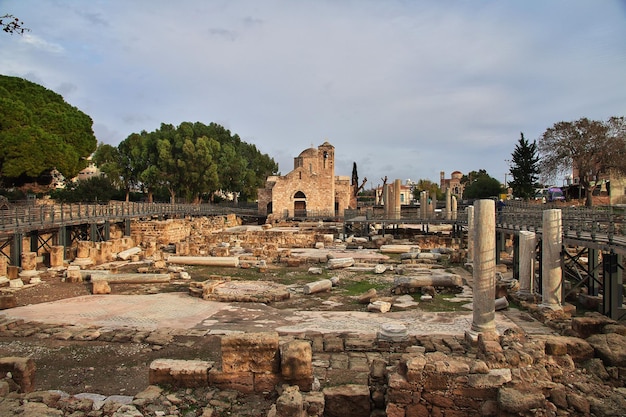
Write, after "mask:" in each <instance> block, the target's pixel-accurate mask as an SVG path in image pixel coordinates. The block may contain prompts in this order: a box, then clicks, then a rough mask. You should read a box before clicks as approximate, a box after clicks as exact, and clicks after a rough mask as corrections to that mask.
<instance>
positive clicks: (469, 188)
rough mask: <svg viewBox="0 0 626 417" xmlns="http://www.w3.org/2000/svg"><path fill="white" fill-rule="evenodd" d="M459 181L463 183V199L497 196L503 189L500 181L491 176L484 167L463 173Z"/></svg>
mask: <svg viewBox="0 0 626 417" xmlns="http://www.w3.org/2000/svg"><path fill="white" fill-rule="evenodd" d="M461 183H462V184H464V185H465V188H464V189H463V198H464V199H478V198H490V197H497V196H499V195H500V193H502V191H503V190H502V184H500V181H498V180H497V179H495V178H493V177H491V176H490V175H489V174H488V173H487V171H486V170H484V169H480V170H478V171H471V172H470V173H469V174H467V175H463V178H462V179H461Z"/></svg>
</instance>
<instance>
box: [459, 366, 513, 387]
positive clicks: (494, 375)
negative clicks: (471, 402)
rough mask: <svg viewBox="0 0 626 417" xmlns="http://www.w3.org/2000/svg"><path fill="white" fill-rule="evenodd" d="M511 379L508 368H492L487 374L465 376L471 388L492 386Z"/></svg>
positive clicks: (502, 383)
mask: <svg viewBox="0 0 626 417" xmlns="http://www.w3.org/2000/svg"><path fill="white" fill-rule="evenodd" d="M511 380H512V375H511V370H510V369H509V368H501V369H492V370H490V371H489V373H487V374H470V375H468V377H467V385H468V386H469V387H471V388H494V387H498V388H499V387H501V386H502V385H504V384H506V383H507V382H510V381H511Z"/></svg>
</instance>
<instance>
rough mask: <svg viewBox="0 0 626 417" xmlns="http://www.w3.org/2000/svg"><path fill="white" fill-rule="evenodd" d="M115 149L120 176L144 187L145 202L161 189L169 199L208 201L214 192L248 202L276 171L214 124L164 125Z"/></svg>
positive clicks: (265, 159)
mask: <svg viewBox="0 0 626 417" xmlns="http://www.w3.org/2000/svg"><path fill="white" fill-rule="evenodd" d="M118 150H119V153H120V155H121V159H120V163H121V164H122V165H123V166H124V168H123V169H122V170H121V171H120V175H124V176H125V178H127V181H128V184H130V185H133V186H140V187H142V188H143V189H144V191H145V192H146V193H147V194H148V201H152V198H153V193H154V192H159V191H160V190H162V189H167V190H168V193H169V196H170V201H173V200H175V199H176V198H181V197H182V198H184V199H186V200H187V201H194V202H199V201H201V200H202V199H203V198H204V197H208V198H209V199H211V200H212V199H213V195H214V193H215V191H218V190H222V191H224V192H232V193H234V194H235V196H239V197H240V198H242V199H244V200H249V199H253V198H256V193H257V189H258V188H259V187H261V186H262V185H263V184H264V182H265V179H266V178H267V176H269V175H272V174H274V173H275V172H276V171H277V170H278V165H277V164H276V162H274V160H273V159H272V158H270V157H269V156H267V155H265V154H261V153H260V152H259V151H258V150H257V148H256V146H254V145H251V144H248V143H246V142H243V141H242V140H241V139H240V138H239V136H238V135H232V134H231V132H230V131H229V130H228V129H225V128H224V127H222V126H220V125H218V124H216V123H211V124H209V125H205V124H203V123H200V122H196V123H190V122H183V123H181V124H180V125H179V126H173V125H171V124H164V123H163V124H161V126H160V128H159V129H157V130H155V131H153V132H149V133H148V132H145V131H142V132H141V133H133V134H131V135H130V136H128V137H127V138H126V139H125V140H124V141H122V142H121V143H120V145H119V146H118Z"/></svg>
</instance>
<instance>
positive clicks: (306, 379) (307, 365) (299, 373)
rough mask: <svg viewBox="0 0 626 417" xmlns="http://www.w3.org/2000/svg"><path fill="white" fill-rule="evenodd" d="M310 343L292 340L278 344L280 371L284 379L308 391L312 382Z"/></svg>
mask: <svg viewBox="0 0 626 417" xmlns="http://www.w3.org/2000/svg"><path fill="white" fill-rule="evenodd" d="M312 361H313V353H312V350H311V344H310V343H309V342H307V341H304V340H294V341H290V342H287V343H284V344H282V345H281V346H280V372H281V375H282V377H283V378H284V379H285V381H287V382H289V383H291V384H294V385H298V386H299V387H300V388H301V389H302V390H303V391H309V390H310V389H311V384H312V383H313V364H312Z"/></svg>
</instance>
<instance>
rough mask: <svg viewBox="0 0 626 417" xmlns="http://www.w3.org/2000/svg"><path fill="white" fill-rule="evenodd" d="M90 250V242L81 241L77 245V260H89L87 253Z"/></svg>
mask: <svg viewBox="0 0 626 417" xmlns="http://www.w3.org/2000/svg"><path fill="white" fill-rule="evenodd" d="M90 249H91V242H90V241H88V240H81V241H79V242H78V243H77V249H76V257H77V258H89V251H90Z"/></svg>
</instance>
